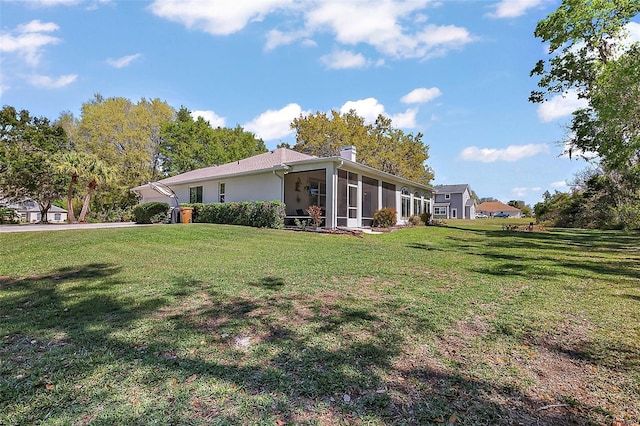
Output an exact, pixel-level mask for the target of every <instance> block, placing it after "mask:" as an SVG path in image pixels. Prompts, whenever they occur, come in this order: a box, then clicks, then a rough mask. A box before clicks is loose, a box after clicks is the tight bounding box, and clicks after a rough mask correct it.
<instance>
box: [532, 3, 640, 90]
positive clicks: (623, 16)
mask: <svg viewBox="0 0 640 426" xmlns="http://www.w3.org/2000/svg"><path fill="white" fill-rule="evenodd" d="M638 13H640V3H639V2H638V1H637V0H615V1H611V0H592V1H588V2H587V1H584V0H563V1H562V4H561V5H560V7H559V8H558V9H557V10H556V11H555V12H553V13H551V14H550V15H549V16H548V17H547V18H545V19H543V20H542V21H540V22H539V23H538V25H537V26H536V29H535V32H534V34H535V36H536V37H539V38H541V39H542V41H543V42H544V43H549V55H550V57H549V58H548V59H547V60H539V61H538V62H537V64H536V66H535V67H534V68H533V70H532V71H531V75H538V76H540V77H541V78H540V81H539V83H538V86H539V87H540V88H541V89H543V90H541V91H540V90H539V91H533V92H532V93H531V97H530V100H531V101H532V102H543V101H544V100H545V99H546V98H547V95H548V94H557V93H560V94H562V93H565V92H566V91H567V90H569V89H575V90H577V92H578V96H579V97H581V98H587V99H588V98H589V97H590V91H591V90H592V88H593V87H594V83H595V82H596V79H597V77H598V75H599V73H600V71H601V68H602V66H603V65H604V64H606V63H607V62H609V61H611V60H612V59H614V58H615V57H616V55H618V54H619V53H620V52H619V49H620V40H621V36H622V35H623V33H624V25H626V24H627V23H628V22H629V21H630V20H631V19H632V18H633V17H634V16H635V15H637V14H638Z"/></svg>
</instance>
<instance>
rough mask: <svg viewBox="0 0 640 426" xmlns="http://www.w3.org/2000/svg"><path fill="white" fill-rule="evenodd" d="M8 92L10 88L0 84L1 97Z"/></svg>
mask: <svg viewBox="0 0 640 426" xmlns="http://www.w3.org/2000/svg"><path fill="white" fill-rule="evenodd" d="M7 90H9V86H5V85H4V84H0V96H2V94H3V93H7Z"/></svg>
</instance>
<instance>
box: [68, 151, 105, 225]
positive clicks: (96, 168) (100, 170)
mask: <svg viewBox="0 0 640 426" xmlns="http://www.w3.org/2000/svg"><path fill="white" fill-rule="evenodd" d="M57 162H58V169H59V170H62V171H63V172H65V173H66V174H67V175H70V176H71V180H70V181H69V189H68V190H67V210H68V211H69V212H68V216H67V217H68V221H69V223H74V222H76V218H75V214H74V212H73V192H74V189H75V186H76V185H77V184H78V181H86V182H88V184H87V188H88V192H87V195H86V196H85V198H84V203H83V204H82V210H81V211H80V217H79V218H78V222H81V223H83V222H85V221H86V216H87V212H88V210H89V202H90V201H91V195H93V192H94V191H95V189H96V187H97V186H98V183H99V182H106V181H108V180H110V179H111V170H110V169H109V168H108V167H107V166H106V165H105V164H104V163H103V162H102V161H100V160H99V159H98V158H97V157H96V156H94V155H91V154H85V153H82V152H68V153H64V154H61V155H60V156H59V157H58V161H57Z"/></svg>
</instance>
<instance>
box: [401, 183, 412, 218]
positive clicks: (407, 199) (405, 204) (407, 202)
mask: <svg viewBox="0 0 640 426" xmlns="http://www.w3.org/2000/svg"><path fill="white" fill-rule="evenodd" d="M400 199H401V203H402V217H409V215H410V214H411V193H410V192H409V190H408V189H407V188H402V191H401V192H400Z"/></svg>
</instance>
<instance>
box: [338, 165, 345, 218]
mask: <svg viewBox="0 0 640 426" xmlns="http://www.w3.org/2000/svg"><path fill="white" fill-rule="evenodd" d="M337 212H338V218H346V217H347V172H346V171H344V170H338V210H337ZM345 225H346V222H345Z"/></svg>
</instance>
